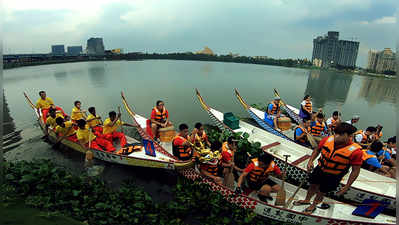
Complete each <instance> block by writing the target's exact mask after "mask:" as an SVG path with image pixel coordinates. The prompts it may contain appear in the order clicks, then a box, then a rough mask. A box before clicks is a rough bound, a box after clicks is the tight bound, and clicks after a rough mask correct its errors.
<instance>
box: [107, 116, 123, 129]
mask: <svg viewBox="0 0 399 225" xmlns="http://www.w3.org/2000/svg"><path fill="white" fill-rule="evenodd" d="M119 118H121V114H120V113H118V115H117V116H116V119H115V120H114V121H112V122H111V123H110V124H109V125H108V126H110V127H113V126H114V125H115V123H117V122H118V120H119ZM121 123H122V122H121Z"/></svg>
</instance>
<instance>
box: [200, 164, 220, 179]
mask: <svg viewBox="0 0 399 225" xmlns="http://www.w3.org/2000/svg"><path fill="white" fill-rule="evenodd" d="M200 168H201V169H203V170H205V171H206V172H208V173H210V174H211V175H213V176H217V174H218V164H215V165H211V164H201V166H200Z"/></svg>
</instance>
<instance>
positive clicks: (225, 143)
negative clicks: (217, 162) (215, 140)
mask: <svg viewBox="0 0 399 225" xmlns="http://www.w3.org/2000/svg"><path fill="white" fill-rule="evenodd" d="M222 152H228V153H229V154H230V155H231V158H233V157H234V152H233V151H231V150H230V148H229V145H228V143H227V141H225V142H223V145H222ZM225 163H228V162H225Z"/></svg>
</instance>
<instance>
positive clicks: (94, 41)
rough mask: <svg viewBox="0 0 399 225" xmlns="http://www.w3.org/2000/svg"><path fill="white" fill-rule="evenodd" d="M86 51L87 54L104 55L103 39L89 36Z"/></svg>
mask: <svg viewBox="0 0 399 225" xmlns="http://www.w3.org/2000/svg"><path fill="white" fill-rule="evenodd" d="M86 51H87V54H88V55H104V43H103V39H102V38H90V39H89V40H87V46H86Z"/></svg>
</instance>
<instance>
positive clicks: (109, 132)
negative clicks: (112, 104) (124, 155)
mask: <svg viewBox="0 0 399 225" xmlns="http://www.w3.org/2000/svg"><path fill="white" fill-rule="evenodd" d="M108 115H109V118H107V119H106V120H105V121H104V126H103V138H105V139H106V140H108V141H110V142H111V143H113V140H114V139H119V143H120V146H121V147H122V148H123V147H125V145H126V137H125V134H124V133H122V132H117V131H116V129H118V128H119V127H120V126H128V127H137V126H136V125H133V124H128V123H125V122H122V121H121V120H120V118H121V114H120V113H118V115H116V112H115V111H111V112H109V113H108Z"/></svg>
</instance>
